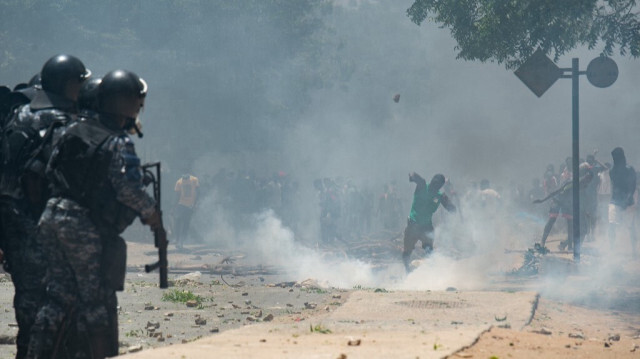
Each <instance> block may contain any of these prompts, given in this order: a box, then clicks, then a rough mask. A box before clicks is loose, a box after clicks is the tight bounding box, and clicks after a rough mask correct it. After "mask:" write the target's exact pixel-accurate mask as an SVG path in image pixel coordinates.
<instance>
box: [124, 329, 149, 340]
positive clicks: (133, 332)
mask: <svg viewBox="0 0 640 359" xmlns="http://www.w3.org/2000/svg"><path fill="white" fill-rule="evenodd" d="M143 334H144V333H143V331H142V329H137V330H134V329H131V330H130V331H128V332H126V333H124V336H125V337H127V338H133V337H135V338H137V337H142V336H143Z"/></svg>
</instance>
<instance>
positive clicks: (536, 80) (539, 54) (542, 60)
mask: <svg viewBox="0 0 640 359" xmlns="http://www.w3.org/2000/svg"><path fill="white" fill-rule="evenodd" d="M515 74H516V76H518V78H519V79H520V80H521V81H522V82H524V84H525V85H526V86H527V87H528V88H529V89H530V90H531V91H533V93H534V94H535V95H536V96H538V97H540V96H542V94H543V93H545V92H546V91H547V90H548V89H549V87H551V86H552V85H553V84H554V83H555V82H556V81H557V80H558V79H559V78H560V76H562V70H561V69H560V68H559V67H558V66H556V64H554V63H553V61H551V59H549V58H548V57H547V55H545V54H544V52H543V51H542V50H540V49H537V50H536V52H534V53H533V55H531V57H530V58H528V59H527V61H525V63H524V64H522V66H520V68H518V69H517V70H516V72H515Z"/></svg>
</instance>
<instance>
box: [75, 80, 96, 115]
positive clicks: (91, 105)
mask: <svg viewBox="0 0 640 359" xmlns="http://www.w3.org/2000/svg"><path fill="white" fill-rule="evenodd" d="M100 82H102V79H101V78H99V77H92V78H91V79H89V80H87V81H85V83H84V84H82V87H81V88H80V93H79V94H78V108H79V109H80V110H91V111H97V110H98V87H99V86H100Z"/></svg>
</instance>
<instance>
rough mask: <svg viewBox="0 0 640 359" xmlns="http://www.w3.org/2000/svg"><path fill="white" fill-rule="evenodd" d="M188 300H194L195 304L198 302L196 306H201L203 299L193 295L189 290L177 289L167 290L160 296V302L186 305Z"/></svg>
mask: <svg viewBox="0 0 640 359" xmlns="http://www.w3.org/2000/svg"><path fill="white" fill-rule="evenodd" d="M190 300H195V301H196V302H198V305H201V303H202V302H203V301H204V298H203V297H201V296H199V295H196V294H193V293H192V292H191V291H189V290H179V289H174V290H169V291H166V292H164V293H163V294H162V301H164V302H172V303H186V302H187V301H190Z"/></svg>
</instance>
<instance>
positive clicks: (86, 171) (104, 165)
mask: <svg viewBox="0 0 640 359" xmlns="http://www.w3.org/2000/svg"><path fill="white" fill-rule="evenodd" d="M117 140H118V138H117V134H116V133H114V132H113V131H112V130H109V129H108V128H106V127H104V126H103V125H102V124H100V123H99V121H98V120H97V119H95V118H91V119H81V120H79V121H77V122H75V123H73V124H72V125H70V126H68V127H67V129H66V130H65V133H64V135H63V136H62V137H61V138H60V140H59V141H58V144H57V146H56V149H55V152H54V155H53V157H52V159H51V162H50V163H49V168H48V173H49V175H50V177H51V178H52V182H53V183H54V186H55V194H56V195H60V196H62V197H66V198H69V199H72V200H74V201H76V202H78V203H79V204H80V205H82V206H84V207H85V208H88V209H89V213H90V216H91V219H92V220H93V222H94V223H95V224H96V225H97V226H98V227H99V228H100V229H101V230H103V231H104V230H106V231H108V232H109V233H116V234H120V233H122V232H123V231H124V230H125V229H126V228H127V227H128V226H129V225H131V223H132V222H133V220H134V219H135V218H136V216H137V215H138V214H137V213H136V212H135V211H133V210H132V209H131V208H129V207H127V206H125V205H123V204H121V203H120V202H118V200H117V197H116V192H115V190H114V189H113V186H112V185H111V181H110V178H109V176H110V167H111V162H112V160H113V156H114V155H115V153H114V151H112V150H110V149H109V144H110V143H111V142H113V141H117Z"/></svg>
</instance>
